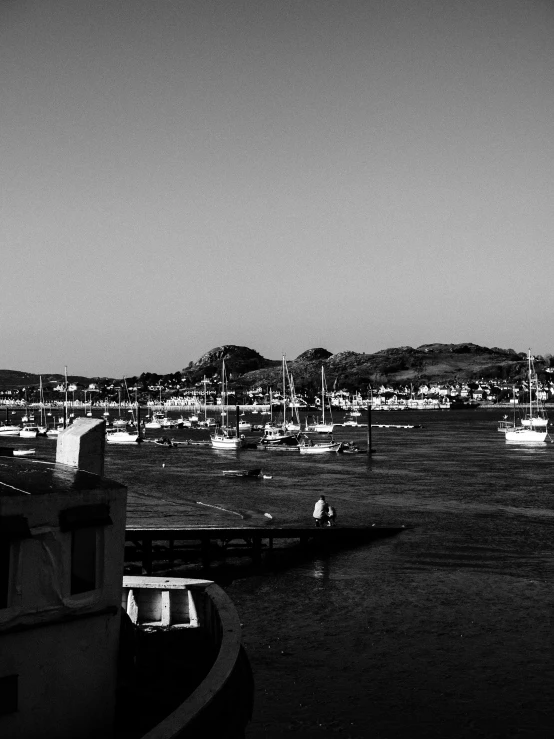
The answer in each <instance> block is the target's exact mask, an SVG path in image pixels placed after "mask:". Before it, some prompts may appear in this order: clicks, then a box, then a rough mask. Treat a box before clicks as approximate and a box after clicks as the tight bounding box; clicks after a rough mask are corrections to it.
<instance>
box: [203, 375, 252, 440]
mask: <svg viewBox="0 0 554 739" xmlns="http://www.w3.org/2000/svg"><path fill="white" fill-rule="evenodd" d="M226 400H227V375H226V372H225V360H223V362H222V365H221V405H222V411H221V425H220V426H218V427H217V428H216V429H215V430H214V432H213V433H212V434H211V435H210V442H211V445H212V448H213V449H226V450H230V451H233V450H235V449H242V447H244V446H245V444H246V440H245V438H244V436H243V435H242V434H240V433H239V434H237V430H236V428H233V427H232V426H230V425H229V410H228V406H227V404H226Z"/></svg>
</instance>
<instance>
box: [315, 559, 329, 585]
mask: <svg viewBox="0 0 554 739" xmlns="http://www.w3.org/2000/svg"><path fill="white" fill-rule="evenodd" d="M329 565H330V562H329V558H327V557H326V558H325V559H314V561H313V562H312V571H311V575H312V577H313V578H315V579H316V580H317V581H318V585H320V586H321V587H322V588H323V587H324V586H325V585H326V584H327V583H328V582H329V580H330V579H331V568H330V566H329Z"/></svg>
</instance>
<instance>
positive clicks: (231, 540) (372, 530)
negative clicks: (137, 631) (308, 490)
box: [125, 524, 406, 575]
mask: <svg viewBox="0 0 554 739" xmlns="http://www.w3.org/2000/svg"><path fill="white" fill-rule="evenodd" d="M405 530H406V527H405V526H382V525H379V524H369V525H367V526H331V527H321V528H316V527H315V526H304V527H298V526H289V527H287V526H258V527H253V526H233V527H227V526H226V527H222V526H205V527H193V526H190V527H185V528H177V527H175V528H152V527H129V528H127V529H126V532H125V541H126V543H127V545H129V546H126V549H125V561H126V562H137V561H139V562H141V564H142V570H143V574H146V575H151V574H152V571H153V566H154V563H155V561H163V562H164V566H165V565H167V564H168V565H169V568H171V567H172V566H173V565H174V563H175V561H176V559H177V558H178V555H179V554H183V553H185V552H190V551H195V550H196V551H198V553H199V554H200V556H201V559H202V565H203V566H204V567H209V565H210V562H211V561H212V560H213V559H215V558H216V556H217V558H218V559H221V558H224V557H225V556H226V555H232V556H237V555H239V556H240V555H242V556H244V555H246V556H248V557H250V558H251V559H252V562H253V563H255V564H261V562H262V558H263V554H264V552H265V553H266V554H267V555H268V556H271V555H272V553H273V551H274V550H275V549H277V548H279V549H285V548H286V547H288V548H290V546H291V545H294V544H296V545H300V546H301V547H310V546H314V547H325V548H336V547H340V546H352V545H358V544H363V543H365V542H368V541H372V540H374V539H379V538H383V537H386V536H394V535H395V534H398V533H400V532H401V531H405ZM279 545H281V546H279Z"/></svg>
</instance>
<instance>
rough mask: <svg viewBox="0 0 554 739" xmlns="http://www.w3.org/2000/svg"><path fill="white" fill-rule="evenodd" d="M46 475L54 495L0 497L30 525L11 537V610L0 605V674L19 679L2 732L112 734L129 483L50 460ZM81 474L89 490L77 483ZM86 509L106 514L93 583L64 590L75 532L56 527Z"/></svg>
mask: <svg viewBox="0 0 554 739" xmlns="http://www.w3.org/2000/svg"><path fill="white" fill-rule="evenodd" d="M38 469H39V472H40V470H41V469H44V468H38ZM43 474H45V473H43ZM68 475H69V478H68ZM83 475H84V476H85V477H84V478H83V477H82V476H83ZM52 479H53V481H54V483H53V485H54V487H53V489H52V491H51V492H46V493H39V494H36V495H34V494H29V495H12V496H4V497H0V516H2V517H10V516H18V515H19V516H23V517H24V518H25V519H26V520H27V523H28V526H29V531H30V537H27V538H21V539H19V540H16V541H13V542H12V545H11V552H10V554H11V562H10V586H9V590H10V592H9V598H8V607H7V608H2V609H0V678H2V677H6V676H10V675H18V676H19V677H18V685H19V695H18V710H17V712H16V713H9V714H7V715H0V737H6V738H7V737H10V739H35V738H36V739H39V737H40V739H64V738H65V737H68V738H69V737H71V738H72V739H73V738H75V737H79V738H80V739H88V738H89V737H90V739H92V738H93V737H95V739H98V737H102V738H104V737H110V736H111V735H112V731H113V717H114V700H115V695H116V677H117V651H118V644H119V625H120V617H121V608H120V602H121V586H122V577H123V556H124V544H125V515H126V489H125V488H123V487H122V486H120V485H118V484H117V483H113V485H112V484H111V483H109V482H108V481H105V480H97V478H95V477H93V476H92V475H87V473H82V472H77V471H71V472H68V471H67V469H65V470H64V469H63V468H59V469H58V468H57V467H56V468H54V470H53V473H52ZM83 479H84V487H85V488H86V487H87V485H89V486H90V481H91V480H92V481H93V484H92V489H83ZM57 480H59V485H57V484H56V481H57ZM91 506H92V507H93V509H94V510H95V509H98V508H99V507H100V508H101V509H102V510H103V511H104V510H105V511H109V518H110V519H111V523H109V522H107V521H105V522H104V523H103V524H101V525H100V524H99V525H93V526H89V528H92V529H94V531H95V532H96V545H97V559H96V572H97V588H96V589H94V590H88V591H86V592H83V593H79V594H71V542H72V530H74V529H69V530H62V528H60V513H63V512H64V511H66V512H67V510H68V509H71V510H74V509H76V508H77V509H79V510H81V507H85V510H90V507H91Z"/></svg>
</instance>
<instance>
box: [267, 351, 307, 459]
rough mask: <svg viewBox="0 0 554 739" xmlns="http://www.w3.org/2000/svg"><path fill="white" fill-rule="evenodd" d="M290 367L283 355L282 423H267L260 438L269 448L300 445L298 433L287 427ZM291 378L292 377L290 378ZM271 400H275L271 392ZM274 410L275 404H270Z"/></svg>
mask: <svg viewBox="0 0 554 739" xmlns="http://www.w3.org/2000/svg"><path fill="white" fill-rule="evenodd" d="M287 374H288V368H287V362H286V358H285V356H284V355H283V380H282V382H283V420H282V423H281V424H280V425H277V424H274V423H272V421H270V422H269V423H266V425H265V426H264V430H263V436H262V438H261V439H260V443H261V444H263V445H264V446H266V447H267V448H273V447H281V446H285V447H298V433H297V432H295V431H291V430H289V429H288V428H287V382H286V378H287ZM289 380H290V378H289ZM270 398H271V400H273V398H272V395H271V394H270ZM270 407H271V409H272V410H273V404H272V403H271V404H270Z"/></svg>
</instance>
